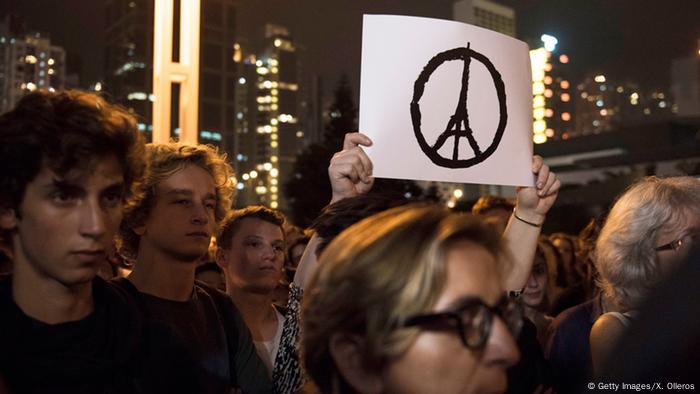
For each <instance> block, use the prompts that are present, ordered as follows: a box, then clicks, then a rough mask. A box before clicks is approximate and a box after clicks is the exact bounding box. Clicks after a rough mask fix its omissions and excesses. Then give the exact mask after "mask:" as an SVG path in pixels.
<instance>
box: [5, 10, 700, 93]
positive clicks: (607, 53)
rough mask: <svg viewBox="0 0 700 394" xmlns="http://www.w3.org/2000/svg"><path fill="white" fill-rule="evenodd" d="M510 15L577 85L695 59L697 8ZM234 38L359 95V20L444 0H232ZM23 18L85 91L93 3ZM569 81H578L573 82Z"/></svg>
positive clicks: (98, 48)
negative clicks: (287, 39)
mask: <svg viewBox="0 0 700 394" xmlns="http://www.w3.org/2000/svg"><path fill="white" fill-rule="evenodd" d="M502 3H505V4H508V5H511V6H513V7H515V10H516V18H517V33H518V36H519V38H521V39H528V38H536V37H539V36H540V35H541V34H542V33H548V34H552V35H554V36H556V37H558V38H559V49H560V50H561V51H563V52H565V53H567V54H568V55H569V56H570V58H571V61H572V63H571V65H572V68H573V71H574V73H575V76H577V77H578V78H580V77H582V76H584V75H586V74H589V73H593V72H595V73H606V74H607V75H608V76H609V78H614V79H616V80H623V81H624V80H627V81H634V82H638V83H640V84H641V85H642V86H643V87H647V88H656V87H659V88H663V89H667V87H668V83H669V67H670V61H671V59H673V58H675V57H681V56H690V55H692V54H693V53H696V51H697V46H698V41H697V40H698V39H700V23H699V22H698V16H700V1H698V0H669V1H660V0H503V1H502ZM238 4H239V7H238V10H239V18H238V21H239V26H238V34H239V36H240V37H241V38H245V39H247V40H249V41H252V42H256V41H257V40H259V37H260V36H261V35H262V29H261V27H260V26H261V25H262V24H263V23H264V22H274V23H279V24H282V25H286V26H287V27H288V28H289V29H290V30H291V33H292V35H293V36H294V40H295V41H296V42H297V44H298V45H300V46H303V47H304V48H305V49H304V51H303V54H302V55H301V59H302V61H303V69H304V70H305V71H307V72H312V73H318V74H320V75H321V76H322V77H323V80H324V84H325V87H326V91H329V90H330V89H331V88H332V87H333V86H334V85H335V84H336V81H337V80H338V77H339V76H340V74H341V73H343V72H345V73H347V74H348V75H349V76H350V78H351V81H352V83H353V86H354V89H355V93H356V94H357V90H358V87H359V75H360V45H361V31H362V27H361V21H362V14H363V13H390V14H402V15H414V16H426V17H435V18H449V17H450V16H451V10H452V6H451V4H452V2H451V1H450V0H342V1H341V0H239V1H238ZM7 12H14V13H16V14H19V15H21V16H23V17H24V18H25V20H26V22H27V27H28V28H29V29H34V30H40V31H44V32H48V33H49V34H50V35H51V37H52V40H53V41H54V42H55V43H56V44H58V45H61V46H63V47H64V48H66V49H67V50H68V51H69V52H73V53H77V54H78V55H79V57H80V59H81V61H80V63H79V64H77V63H73V65H72V66H74V68H75V67H77V66H79V67H78V68H79V71H80V72H81V74H82V78H83V79H82V84H83V85H87V84H89V83H92V82H94V81H96V80H97V79H99V78H101V77H102V73H103V59H104V49H103V41H104V33H103V20H104V13H103V9H102V2H101V1H100V0H3V1H2V2H0V15H5V14H6V13H7ZM578 78H576V79H578Z"/></svg>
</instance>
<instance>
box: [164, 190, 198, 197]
mask: <svg viewBox="0 0 700 394" xmlns="http://www.w3.org/2000/svg"><path fill="white" fill-rule="evenodd" d="M192 194H194V193H192V190H188V189H170V190H168V191H167V192H165V195H166V196H176V195H187V196H191V195H192Z"/></svg>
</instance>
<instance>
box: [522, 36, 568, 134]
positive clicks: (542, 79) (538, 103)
mask: <svg viewBox="0 0 700 394" xmlns="http://www.w3.org/2000/svg"><path fill="white" fill-rule="evenodd" d="M540 40H541V45H542V46H541V47H539V48H536V49H533V50H531V51H530V64H531V66H532V95H533V101H532V108H533V112H532V114H533V133H534V134H533V141H534V142H535V143H536V144H541V143H544V142H546V141H547V139H551V138H554V139H558V138H568V136H569V134H571V133H572V130H573V125H574V119H573V118H574V115H573V108H574V105H573V102H574V101H573V97H572V93H571V90H572V86H571V82H570V79H569V77H568V75H567V74H568V65H569V61H570V59H569V56H568V55H567V54H565V53H561V52H560V51H557V43H558V42H557V39H556V38H555V37H553V36H550V35H547V34H543V35H542V37H541V38H540ZM562 136H565V137H562Z"/></svg>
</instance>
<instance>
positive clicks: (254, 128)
mask: <svg viewBox="0 0 700 394" xmlns="http://www.w3.org/2000/svg"><path fill="white" fill-rule="evenodd" d="M253 61H254V63H253ZM253 66H254V70H255V74H254V75H253V74H252V70H253ZM298 67H299V62H298V57H297V48H296V46H295V44H294V42H293V41H292V38H291V35H290V34H289V31H288V30H287V29H286V28H284V27H282V26H278V25H272V24H268V25H266V26H265V45H264V48H263V49H262V50H261V51H260V53H259V55H257V56H251V55H247V56H245V55H243V56H242V57H241V62H239V68H238V69H239V72H240V73H241V74H239V78H238V83H239V87H240V88H242V89H241V91H240V93H239V97H238V102H239V103H241V104H242V103H245V104H246V108H245V109H240V111H239V112H238V113H237V114H236V116H239V117H240V119H238V121H237V125H239V127H238V128H237V130H236V135H237V138H238V140H239V141H240V144H239V146H238V148H237V150H236V158H237V159H240V160H241V161H239V162H238V163H237V165H238V166H239V168H241V172H240V177H239V184H238V186H237V187H238V190H239V197H240V198H241V199H245V200H247V201H249V202H255V203H261V204H264V205H268V206H270V207H272V208H278V209H281V210H284V209H286V205H285V203H284V199H283V198H282V197H281V196H282V192H281V185H283V184H284V183H285V182H286V180H287V179H289V177H290V176H292V173H293V167H294V162H295V160H296V155H297V154H298V153H299V150H300V149H301V148H302V146H303V141H304V132H303V130H302V128H301V122H300V116H299V110H300V100H299V82H298V81H299V72H298ZM253 97H254V98H255V102H254V103H253V102H252V101H251V100H250V99H251V98H253Z"/></svg>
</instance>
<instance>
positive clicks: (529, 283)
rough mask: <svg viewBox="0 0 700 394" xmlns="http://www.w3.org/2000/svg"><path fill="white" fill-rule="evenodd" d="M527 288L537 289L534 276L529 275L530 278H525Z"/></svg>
mask: <svg viewBox="0 0 700 394" xmlns="http://www.w3.org/2000/svg"><path fill="white" fill-rule="evenodd" d="M527 287H529V288H536V287H537V280H536V279H535V275H532V274H530V277H529V278H527Z"/></svg>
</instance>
